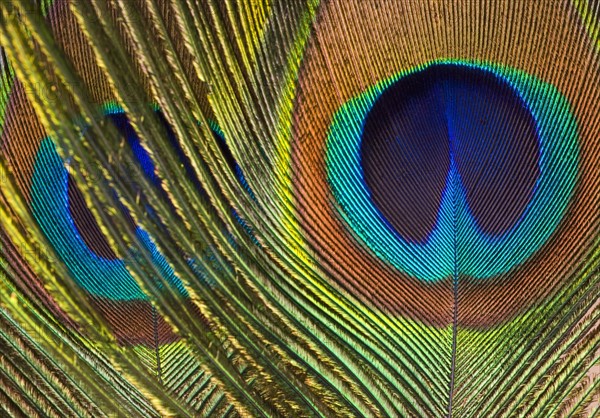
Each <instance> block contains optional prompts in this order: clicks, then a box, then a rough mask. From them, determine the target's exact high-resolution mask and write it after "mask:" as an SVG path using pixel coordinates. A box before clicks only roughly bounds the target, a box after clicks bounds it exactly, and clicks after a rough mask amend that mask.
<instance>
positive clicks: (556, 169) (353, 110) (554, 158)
mask: <svg viewBox="0 0 600 418" xmlns="http://www.w3.org/2000/svg"><path fill="white" fill-rule="evenodd" d="M435 64H454V65H464V66H469V67H472V68H475V69H479V70H483V71H487V72H491V73H492V74H494V75H495V76H496V77H500V78H501V79H502V80H504V81H505V82H507V83H508V84H509V85H510V86H511V87H512V88H513V89H514V91H515V92H516V93H517V94H518V95H519V96H520V97H521V99H522V100H523V102H524V103H525V104H526V106H527V107H528V109H529V111H530V112H531V115H532V116H533V119H534V120H535V123H536V127H537V131H538V136H539V148H540V155H539V170H540V175H539V178H538V180H537V182H536V184H535V187H534V192H533V196H532V197H531V200H530V202H529V203H528V205H527V206H526V208H525V210H524V212H523V215H522V216H521V218H520V219H519V220H518V221H517V223H516V224H515V225H514V226H513V227H512V228H511V229H509V230H508V231H506V232H505V233H503V234H501V235H498V236H492V235H489V234H485V233H484V232H482V231H481V230H480V229H479V228H478V227H477V224H476V221H475V219H474V218H473V216H472V215H471V213H470V211H469V208H468V202H467V200H466V194H465V190H464V187H463V186H462V183H461V180H460V175H459V173H458V171H457V169H456V167H455V166H454V164H453V163H452V164H451V167H450V170H449V172H448V176H447V179H446V186H445V188H444V192H443V195H442V199H441V203H440V208H439V211H438V215H437V219H436V223H435V226H434V228H433V230H432V231H431V233H430V234H429V236H428V238H427V240H426V241H425V242H424V243H413V242H409V241H408V240H405V239H404V238H403V237H402V236H400V235H399V234H398V233H397V232H396V231H395V230H394V229H393V228H392V227H391V225H390V224H389V222H387V220H386V219H385V218H384V217H383V215H382V214H381V213H380V211H379V210H378V209H377V208H376V207H375V205H374V204H373V202H372V200H371V198H370V196H369V190H368V187H367V185H366V182H365V179H364V177H363V173H362V168H361V164H360V147H361V138H362V132H363V129H364V121H365V119H366V116H367V114H368V113H369V111H370V109H371V108H372V107H373V105H374V103H375V102H376V100H377V99H378V98H379V97H380V96H381V94H382V93H383V92H384V91H385V90H386V89H387V88H388V87H389V86H391V85H392V84H393V83H395V82H396V81H398V80H399V79H401V78H402V77H404V76H406V75H408V74H412V73H414V72H417V71H420V70H422V69H425V68H427V67H429V66H430V65H435ZM578 154H579V148H578V134H577V124H576V121H575V118H574V117H573V115H572V114H571V111H570V106H569V103H568V101H567V100H566V98H565V97H564V96H563V95H562V94H561V93H560V92H559V91H558V90H557V89H556V88H555V87H554V86H552V85H551V84H548V83H545V82H542V81H540V80H539V79H537V78H535V77H533V76H531V75H528V74H526V73H524V72H522V71H519V70H517V69H513V68H507V67H503V66H500V65H497V64H488V63H473V62H465V61H452V60H444V61H435V62H431V63H428V64H426V65H422V66H419V67H416V68H413V69H411V70H409V71H405V72H401V73H399V74H396V75H394V76H392V77H390V78H388V79H386V80H383V81H381V82H379V83H377V84H375V85H374V86H372V87H371V88H369V89H368V90H366V91H365V92H363V93H361V94H360V95H358V96H355V97H354V98H353V99H351V100H349V101H348V102H346V103H345V104H344V105H342V106H341V107H340V108H339V109H338V111H337V112H336V113H335V114H334V116H333V118H332V122H331V124H330V128H329V130H328V134H327V146H326V155H325V164H326V168H327V178H328V182H329V184H330V187H331V190H332V193H333V195H334V197H335V199H336V203H337V206H338V208H337V209H338V212H339V214H340V216H341V218H342V219H343V220H344V221H345V222H346V223H347V225H349V227H350V228H351V231H352V233H353V234H354V235H355V236H357V237H358V238H359V241H362V242H363V243H364V244H366V246H367V247H368V248H369V249H370V250H371V251H372V252H373V253H374V254H375V255H376V256H377V257H379V258H381V259H382V260H384V261H385V262H387V263H389V264H390V265H392V266H393V267H394V268H396V269H398V270H399V271H401V272H403V273H405V274H407V275H409V276H411V277H414V278H417V279H419V280H422V281H425V282H436V281H440V280H443V279H446V278H449V277H451V276H452V275H453V274H457V273H458V274H462V275H468V276H470V277H472V278H476V279H487V278H490V277H494V276H497V275H499V274H503V273H506V272H508V271H510V270H511V269H513V268H514V267H516V266H518V265H520V264H522V263H524V262H525V261H526V260H527V259H529V257H531V256H532V255H533V254H534V253H535V252H536V251H538V250H539V249H540V248H541V247H542V246H543V245H544V243H546V242H547V241H548V239H549V238H550V236H551V235H552V234H553V233H554V231H555V230H556V229H557V227H558V225H559V224H560V222H561V219H562V218H563V217H564V215H565V213H566V210H567V207H568V204H569V201H570V199H571V197H572V195H573V191H574V189H575V185H576V182H577V171H578V170H577V169H578V161H579V155H578ZM450 184H454V185H457V187H454V188H451V187H450ZM453 202H459V204H458V205H456V208H454V207H453ZM454 216H456V218H454ZM451 220H452V221H451ZM454 225H456V227H455V226H454ZM455 228H456V230H457V232H458V233H459V240H460V244H459V245H455V240H456V234H455V232H454V230H455ZM455 247H456V248H455Z"/></svg>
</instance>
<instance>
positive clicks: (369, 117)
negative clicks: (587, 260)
mask: <svg viewBox="0 0 600 418" xmlns="http://www.w3.org/2000/svg"><path fill="white" fill-rule="evenodd" d="M555 121H557V122H555ZM577 154H578V145H577V125H576V122H575V120H574V118H573V116H572V115H571V113H570V110H569V104H568V102H567V101H566V99H565V98H564V97H563V96H562V95H561V94H560V93H559V92H558V91H557V90H556V89H555V88H553V87H552V86H550V85H548V84H547V83H542V82H540V81H539V80H536V79H534V78H532V77H529V76H527V75H526V74H523V73H522V72H519V71H516V70H513V69H510V68H502V67H499V66H496V67H494V66H493V65H492V66H490V65H476V64H469V63H463V62H453V63H448V62H443V63H433V64H430V65H424V66H421V67H420V68H418V69H416V70H412V71H408V72H406V73H404V74H401V75H399V76H394V77H392V78H391V79H388V80H384V81H382V82H380V83H377V84H376V85H375V86H373V87H371V88H370V89H368V90H367V91H365V92H363V93H361V94H360V95H358V96H357V97H355V98H352V99H351V100H349V101H348V102H346V103H345V104H344V105H343V106H342V107H340V109H339V110H338V111H337V112H336V113H335V115H334V117H333V120H332V123H331V125H330V129H329V134H328V139H327V162H326V164H327V172H328V179H329V183H330V184H331V185H332V191H333V194H334V195H335V196H336V199H337V201H338V202H339V207H340V208H341V210H342V212H343V213H342V214H341V216H342V217H343V218H344V219H346V220H347V222H348V223H349V225H350V227H352V228H353V229H354V230H355V232H356V234H357V235H358V236H360V237H361V239H362V240H363V241H364V242H365V243H366V245H367V246H368V247H369V248H370V249H371V250H372V251H373V252H374V253H375V254H377V255H379V256H381V257H382V258H383V259H384V260H386V261H387V262H389V263H390V264H391V265H393V266H394V267H395V268H397V269H399V270H400V271H401V272H403V273H406V274H408V275H410V276H411V277H415V278H418V279H420V280H423V281H437V280H443V279H448V278H451V277H452V275H453V274H454V273H457V274H459V275H468V276H470V277H473V278H477V279H486V278H490V277H494V276H497V275H499V274H503V273H506V272H508V271H510V270H511V269H513V268H515V267H517V266H518V265H520V264H521V263H523V262H525V261H526V260H527V259H528V258H530V257H531V255H532V254H534V253H535V252H536V251H537V250H538V249H539V248H540V247H541V246H543V245H544V244H545V243H546V242H547V240H548V239H549V237H550V236H551V235H552V233H554V232H555V230H556V229H557V228H558V225H559V224H560V222H561V220H562V218H563V216H564V214H565V212H566V209H567V206H568V203H569V201H570V198H571V196H572V194H573V191H574V188H575V184H576V178H577V166H578V156H577ZM432 257H435V258H436V260H437V262H436V263H435V265H431V263H430V260H431V258H432Z"/></svg>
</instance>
